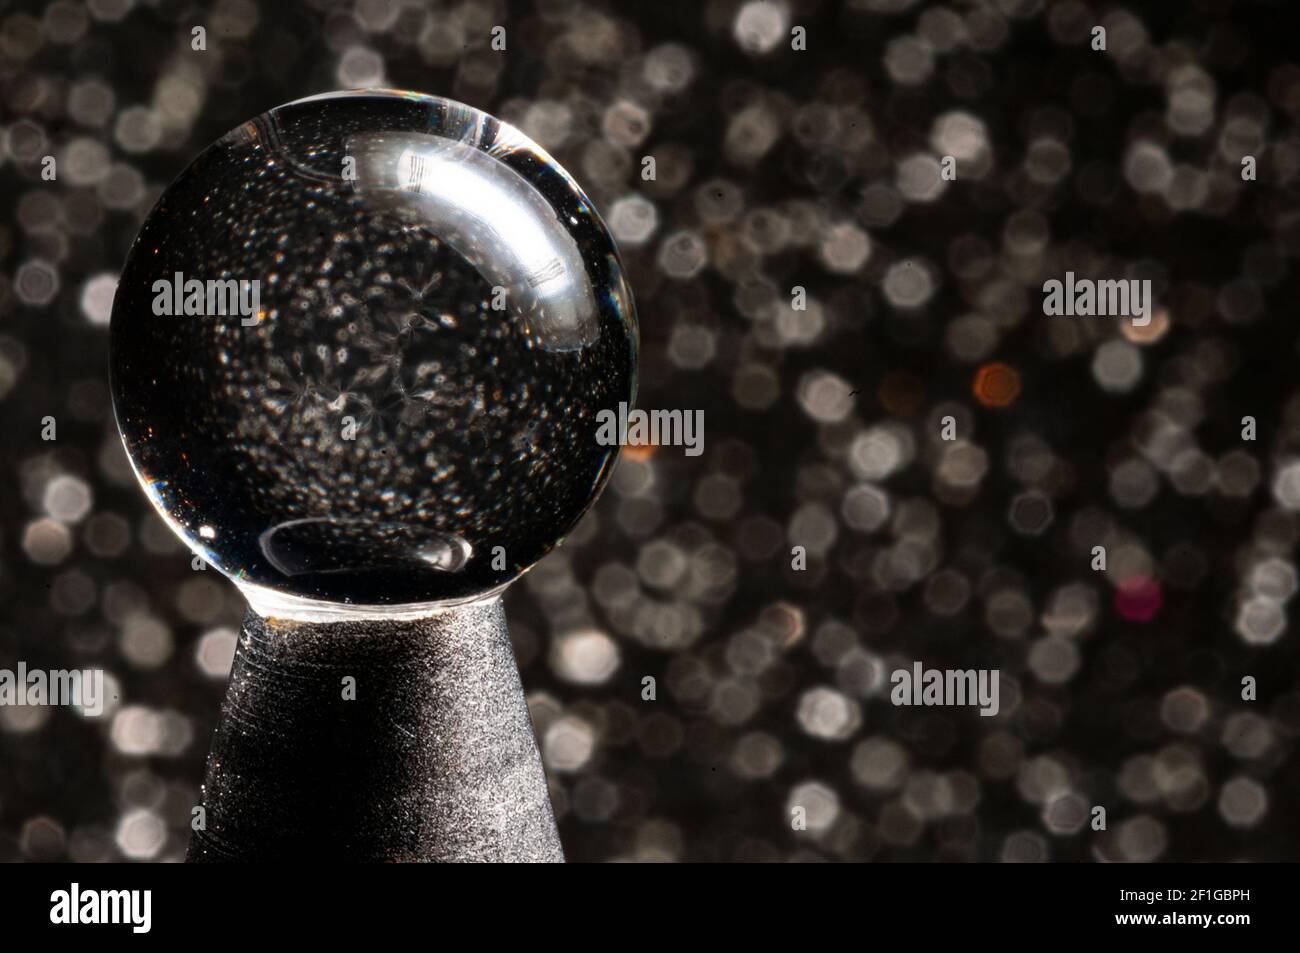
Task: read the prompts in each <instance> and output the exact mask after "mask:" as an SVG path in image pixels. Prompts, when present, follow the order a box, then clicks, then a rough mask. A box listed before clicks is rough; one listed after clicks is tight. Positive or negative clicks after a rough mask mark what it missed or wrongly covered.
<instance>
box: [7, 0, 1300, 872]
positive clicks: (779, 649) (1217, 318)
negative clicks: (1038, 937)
mask: <svg viewBox="0 0 1300 953" xmlns="http://www.w3.org/2000/svg"><path fill="white" fill-rule="evenodd" d="M1149 8H1150V9H1149ZM1284 9H1285V5H1283V4H1240V3H1236V4H1234V3H1227V2H1188V3H1179V4H1130V5H1127V6H1125V5H1115V4H1098V5H1090V4H1083V3H1077V2H1057V3H1046V2H1038V3H1035V2H1024V3H1019V2H1012V0H1007V2H997V3H982V4H971V3H957V2H954V3H950V4H928V3H921V2H917V3H909V2H906V0H854V2H845V3H827V2H823V3H818V2H789V3H773V4H758V5H753V4H749V5H746V4H741V3H737V2H734V0H726V2H718V0H714V2H705V3H694V2H690V3H673V2H656V3H646V4H642V3H636V4H633V3H570V2H540V3H536V4H525V3H519V4H516V3H510V4H504V3H497V4H491V3H473V2H471V3H452V4H441V3H439V4H428V3H406V4H403V3H397V2H383V0H361V2H357V3H324V2H320V3H264V4H253V3H251V2H248V0H223V2H217V3H212V4H206V3H173V2H161V3H148V2H140V0H137V2H135V3H130V2H128V0H89V2H87V3H81V2H78V0H56V2H54V3H48V4H41V3H31V4H29V3H20V4H14V3H4V4H0V185H2V187H0V207H2V208H3V215H2V216H0V427H2V428H3V432H2V433H0V481H2V484H0V485H2V487H3V488H2V489H0V527H2V528H0V668H13V667H15V666H16V664H17V662H18V660H20V659H21V660H24V661H25V662H26V663H27V664H28V665H29V666H30V667H42V668H66V667H70V666H77V667H91V666H94V667H103V668H104V669H106V670H107V672H108V673H109V674H110V676H111V683H112V684H113V685H114V686H115V690H116V695H117V697H116V699H115V700H114V701H113V704H112V706H111V710H110V711H109V712H108V713H107V715H106V716H105V717H104V718H103V719H100V720H96V721H90V720H87V719H83V718H81V717H79V716H78V715H77V714H75V713H73V712H71V711H68V710H63V709H59V710H53V711H51V710H48V709H40V710H37V709H15V708H0V859H5V860H66V859H72V860H102V859H120V858H123V857H127V858H135V859H142V860H174V859H178V858H179V857H181V856H182V854H183V851H184V845H185V842H186V838H187V834H188V820H189V811H190V807H191V805H192V804H193V803H195V799H196V796H197V787H198V784H199V781H200V778H201V773H202V764H203V758H204V755H205V753H206V750H207V743H208V739H209V738H210V735H211V731H212V729H213V726H214V724H215V718H216V714H217V709H218V705H219V701H220V698H221V694H222V691H223V680H224V671H225V664H226V662H227V661H228V658H229V653H230V651H231V650H232V648H233V641H232V640H233V630H234V629H235V628H236V627H237V625H238V621H239V617H240V614H241V611H242V600H241V599H240V597H239V596H238V594H237V592H236V591H235V589H234V587H233V586H232V585H231V584H229V583H228V582H227V581H225V580H223V579H221V578H220V577H218V576H216V574H215V573H212V572H207V573H200V572H196V571H194V570H192V569H191V567H190V560H189V555H188V553H187V552H184V551H183V550H182V548H181V547H180V545H179V544H178V543H176V541H175V540H173V539H172V538H171V536H170V534H169V533H168V531H167V530H166V528H165V527H163V525H162V524H161V522H160V521H159V520H158V519H157V518H156V517H155V516H154V515H153V514H152V512H151V511H150V510H149V508H148V505H147V502H146V500H145V498H144V496H143V494H142V493H141V492H140V490H139V489H138V487H137V486H136V485H135V483H134V480H133V478H132V477H131V475H130V472H129V470H128V469H127V466H126V463H125V458H124V456H123V454H122V452H121V449H120V446H119V444H118V440H117V437H116V434H115V431H114V427H113V421H112V414H111V409H110V403H109V397H108V391H107V380H106V366H105V365H106V360H105V353H106V345H107V335H108V328H107V323H106V322H107V317H108V313H109V309H110V307H111V302H112V287H113V285H112V282H113V280H114V278H115V276H116V273H117V272H118V270H119V269H120V268H121V265H122V262H123V259H124V256H125V254H126V251H127V249H128V247H129V245H130V242H131V240H132V238H133V237H134V235H135V232H136V230H137V229H138V227H139V225H140V222H141V221H142V219H143V216H144V215H145V214H146V213H147V211H148V209H149V208H150V206H151V204H152V202H153V200H154V199H155V198H156V197H157V195H158V194H159V192H160V190H161V189H162V187H163V186H164V185H165V184H166V183H167V182H168V181H170V179H171V178H172V177H174V176H175V175H177V174H178V173H179V172H180V170H181V169H182V168H183V167H184V166H185V164H186V163H187V162H188V161H189V160H190V158H192V157H193V156H194V155H195V154H196V153H197V152H198V151H199V150H200V149H201V148H202V147H203V146H205V145H206V144H207V143H209V142H210V141H212V140H213V139H215V138H216V137H218V136H219V135H221V134H223V133H224V132H226V131H227V130H228V129H230V128H232V127H233V126H235V125H237V124H239V123H240V122H243V121H244V120H246V119H248V118H251V117H252V116H255V115H257V114H258V113H260V112H262V111H263V110H265V109H268V108H270V107H272V106H275V105H278V104H280V103H283V102H287V101H290V100H293V99H296V98H300V97H302V96H307V95H311V94H313V93H317V92H322V91H326V90H330V89H335V88H344V87H351V86H360V85H378V84H382V85H387V86H393V87H404V88H410V89H415V90H419V91H421V92H426V93H431V94H435V95H440V96H447V97H451V98H455V99H459V100H462V101H464V102H467V103H469V104H472V105H474V106H477V107H480V108H483V109H485V110H487V111H489V112H492V113H494V114H495V115H497V116H499V117H500V118H502V119H505V120H508V121H511V122H514V123H516V124H518V125H520V126H521V127H522V128H523V129H524V130H525V131H526V132H528V133H529V134H530V135H532V136H533V137H534V138H535V139H537V140H538V141H539V142H540V143H541V144H542V145H543V146H544V147H546V148H547V149H548V150H550V151H551V152H552V154H553V155H554V156H555V157H556V158H557V159H558V160H559V161H560V162H561V163H562V164H563V165H564V166H565V167H566V168H567V169H568V170H569V171H570V172H571V173H572V174H573V175H574V176H575V178H577V180H578V181H579V182H580V183H581V184H582V186H583V187H584V188H585V189H586V190H587V191H588V193H589V194H590V196H591V197H592V199H593V200H594V201H595V203H596V205H597V207H598V208H599V209H600V210H601V212H602V214H603V215H604V216H605V217H606V220H607V221H608V222H609V223H610V224H611V226H612V227H613V229H614V231H615V233H616V235H617V236H618V238H619V240H620V246H621V248H622V250H623V254H624V256H625V259H626V264H627V269H628V273H629V276H630V280H631V283H632V287H633V289H634V293H635V296H636V301H637V306H638V310H639V314H640V323H641V340H642V358H641V367H640V370H641V387H640V396H639V404H640V406H642V407H646V408H684V409H694V408H702V409H703V410H704V412H705V422H706V444H705V448H706V449H705V453H704V455H703V456H701V457H698V458H689V457H686V456H684V455H683V454H682V453H681V451H680V449H679V448H661V449H659V450H657V451H656V452H654V453H653V454H649V455H647V454H644V453H636V454H625V459H624V460H623V461H622V463H621V464H620V469H619V471H618V473H617V474H616V475H615V478H614V480H613V482H612V483H611V486H610V488H609V489H608V490H607V492H606V493H605V495H604V497H603V498H602V500H601V501H600V503H599V504H598V505H597V507H596V508H595V510H594V511H593V513H592V514H591V515H590V516H589V517H588V520H587V522H586V523H585V524H584V525H583V526H582V527H581V528H580V530H579V531H578V532H577V533H576V534H575V535H574V536H573V537H572V538H571V539H570V540H569V541H567V542H566V544H565V546H564V547H563V549H562V550H560V551H559V552H557V553H555V554H554V555H552V556H551V557H549V558H548V559H547V560H546V561H545V562H544V563H543V564H542V565H540V566H539V567H538V568H537V569H536V570H535V571H534V572H533V573H531V574H530V575H529V576H528V577H526V578H525V580H524V581H522V582H521V583H519V584H518V585H516V586H515V587H514V588H513V589H512V590H510V592H509V593H508V594H507V596H506V605H507V612H508V615H509V617H510V619H511V625H512V634H513V637H514V639H515V642H516V653H517V656H518V660H519V663H520V666H521V671H522V676H523V680H524V684H525V687H526V689H527V690H528V692H529V694H530V700H531V703H532V707H533V716H534V720H535V723H536V725H537V728H538V733H539V736H540V739H541V742H542V747H543V753H544V758H545V760H546V763H547V768H548V771H549V772H550V777H551V781H552V790H553V800H554V802H555V806H556V809H557V814H558V815H559V822H560V831H561V836H562V839H563V841H564V844H565V848H566V851H567V852H568V855H569V857H570V859H573V860H606V859H615V858H617V859H633V860H725V861H734V860H781V859H815V858H823V859H845V860H868V859H870V860H927V861H928V860H1038V861H1079V860H1092V859H1098V860H1102V859H1105V860H1235V859H1254V860H1294V859H1296V856H1297V854H1298V853H1300V847H1298V841H1297V837H1298V832H1297V821H1296V817H1295V815H1294V813H1293V811H1292V809H1291V805H1292V802H1293V801H1294V798H1295V796H1296V793H1297V787H1298V786H1300V768H1298V767H1297V763H1296V759H1295V756H1294V752H1295V744H1296V734H1297V731H1298V730H1300V691H1297V684H1296V661H1297V654H1296V646H1295V633H1294V632H1293V631H1292V629H1291V626H1290V624H1289V615H1288V613H1289V611H1290V602H1289V601H1288V600H1289V599H1290V592H1289V590H1290V589H1291V588H1292V586H1293V583H1294V575H1295V565H1294V559H1295V543H1296V539H1297V533H1298V530H1300V525H1298V524H1297V517H1296V513H1297V509H1300V491H1298V490H1297V481H1298V480H1300V477H1297V471H1296V470H1295V469H1294V467H1293V466H1292V460H1293V459H1294V457H1295V455H1296V453H1297V444H1298V443H1300V402H1297V393H1296V389H1295V385H1294V381H1295V371H1296V360H1297V350H1296V332H1295V320H1294V302H1295V300H1296V282H1295V275H1294V265H1295V258H1296V256H1297V253H1300V214H1298V211H1297V203H1296V201H1295V198H1296V186H1297V174H1298V172H1300V138H1298V137H1297V134H1296V130H1295V120H1296V116H1297V112H1300V66H1297V64H1296V62H1295V56H1294V50H1293V48H1292V46H1291V44H1290V41H1289V37H1288V34H1287V33H1286V31H1284V30H1283V29H1281V24H1280V19H1281V13H1282V12H1283V11H1284ZM773 11H777V12H776V13H774V12H773ZM200 24H201V25H204V26H205V27H206V29H207V50H206V51H205V52H195V51H193V50H192V49H191V48H190V30H191V28H192V27H194V26H195V25H200ZM738 24H739V27H738ZM1096 24H1104V25H1105V26H1106V27H1107V31H1108V49H1107V51H1105V52H1098V51H1093V50H1092V49H1090V46H1089V31H1090V30H1091V28H1092V27H1093V26H1094V25H1096ZM494 25H503V26H505V27H506V28H507V37H508V46H507V50H506V51H505V52H504V53H501V52H494V51H492V50H490V49H489V47H488V43H489V39H490V35H489V34H490V30H491V28H492V27H493V26H494ZM792 25H800V26H803V27H805V28H806V30H807V47H808V48H807V50H806V51H792V50H791V49H790V48H789V41H788V29H789V27H790V26H792ZM755 31H757V32H755ZM981 130H982V131H981ZM946 153H956V154H957V155H958V158H959V160H960V161H959V163H958V170H959V174H958V180H957V181H956V182H950V183H947V184H946V187H944V188H941V186H942V183H939V182H937V180H935V179H934V174H933V168H934V164H935V162H936V161H937V156H940V155H943V154H946ZM1246 153H1251V154H1254V155H1256V156H1257V158H1258V163H1259V174H1258V180H1257V181H1255V182H1250V183H1245V182H1242V181H1241V178H1240V157H1241V155H1243V154H1246ZM47 154H50V155H54V156H55V157H56V158H57V160H58V169H59V174H58V179H57V180H56V181H54V182H44V181H42V180H41V178H40V175H39V171H40V159H41V157H42V156H44V155H47ZM645 155H653V156H655V158H656V162H657V173H658V174H657V179H656V181H654V182H645V181H643V180H642V179H641V177H640V175H639V172H640V168H641V158H642V157H643V156H645ZM926 155H928V156H929V157H930V158H929V159H928V160H927V159H925V158H921V159H920V160H918V159H917V156H922V157H924V156H926ZM935 190H939V192H940V194H937V195H931V194H930V193H931V192H932V191H935ZM647 203H648V204H647ZM650 208H653V212H654V217H655V221H654V223H653V224H654V227H653V229H650V228H649V224H650V223H649V221H648V219H647V218H646V215H647V214H648V211H647V210H648V209H650ZM867 243H869V245H868V244H867ZM868 247H869V254H867V255H865V256H864V253H865V252H866V250H867V248H868ZM1066 270H1074V271H1076V272H1078V273H1080V274H1081V275H1083V274H1089V275H1093V276H1095V277H1114V278H1118V277H1125V276H1128V277H1147V278H1151V279H1152V280H1153V283H1154V286H1155V289H1156V294H1157V300H1158V303H1159V305H1160V306H1161V308H1162V313H1161V314H1158V315H1157V320H1156V322H1155V324H1154V333H1153V334H1152V335H1151V336H1150V337H1146V338H1143V337H1140V336H1134V334H1133V332H1132V331H1130V332H1128V335H1127V336H1126V333H1125V330H1124V328H1123V327H1122V325H1121V322H1119V321H1118V320H1115V319H1111V318H1095V319H1074V318H1046V317H1044V316H1043V314H1042V311H1041V301H1042V293H1041V290H1040V289H1041V286H1042V282H1043V281H1044V280H1046V279H1047V278H1050V277H1060V276H1061V275H1063V273H1064V272H1065V271H1066ZM918 276H919V277H918ZM794 285H802V286H803V287H805V288H806V289H807V293H808V295H809V298H810V305H809V310H808V311H807V312H793V311H791V309H790V306H789V304H790V289H791V287H792V286H794ZM921 299H923V300H921ZM1130 338H1131V339H1130ZM992 362H1002V363H1004V364H1006V365H1007V366H1009V367H1011V368H1013V369H1014V370H1015V372H1016V374H1017V375H1018V379H1019V383H1020V391H1019V394H1018V396H1017V397H1016V399H1015V400H1014V401H1012V402H1011V403H1010V405H1009V406H1007V407H1004V408H994V407H986V406H982V404H981V401H980V400H979V399H978V394H976V393H975V390H976V388H975V383H976V380H977V374H978V372H979V369H980V368H981V367H982V366H984V365H987V364H990V363H992ZM854 391H856V393H853V392H854ZM945 414H952V415H953V416H954V417H955V418H956V419H957V421H958V424H959V432H960V435H961V439H962V443H961V445H960V447H959V448H958V449H956V450H954V448H952V447H951V446H947V447H945V445H943V444H941V443H940V442H939V441H938V439H937V435H938V421H939V418H941V417H942V416H944V415H945ZM1247 414H1249V415H1252V416H1254V417H1255V418H1256V419H1257V421H1258V427H1259V436H1258V439H1257V440H1256V441H1255V442H1243V441H1242V440H1241V434H1240V430H1241V424H1240V420H1241V417H1242V416H1243V415H1247ZM46 415H51V416H54V417H55V418H56V419H57V426H58V439H57V441H54V442H45V441H42V439H41V426H42V425H41V421H42V418H43V417H45V416H46ZM981 454H982V456H981ZM981 461H982V462H981ZM981 471H983V472H982V475H981ZM886 504H887V506H888V512H885V511H883V510H882V509H881V507H882V506H884V505H886ZM1099 543H1100V544H1104V545H1106V546H1107V547H1108V554H1109V556H1110V563H1109V570H1108V572H1107V573H1105V574H1101V573H1094V572H1092V571H1091V570H1090V568H1089V561H1090V551H1091V548H1092V546H1094V545H1097V544H1099ZM794 545H804V546H806V547H807V548H808V550H809V554H810V555H809V560H808V568H807V570H806V571H802V572H799V571H794V570H792V569H791V559H790V549H791V547H792V546H794ZM1156 593H1158V594H1159V607H1158V609H1156V610H1155V611H1154V614H1153V615H1151V616H1150V618H1147V619H1145V620H1142V619H1139V618H1137V616H1140V615H1142V614H1143V612H1142V609H1143V606H1145V607H1146V608H1148V609H1150V608H1151V607H1152V606H1154V605H1155V603H1154V602H1153V596H1154V594H1156ZM913 660H921V661H923V662H924V663H925V664H926V665H928V666H934V667H958V666H960V667H990V668H991V667H997V668H1000V669H1001V671H1002V674H1003V679H1004V681H1003V692H1002V713H1001V714H1000V715H999V716H998V717H996V718H980V717H978V716H977V715H976V714H975V712H974V711H973V710H969V709H907V708H895V707H893V706H891V705H890V703H889V700H888V696H887V688H888V684H887V677H888V672H889V671H890V670H892V669H893V668H895V667H899V666H910V664H911V662H912V661H913ZM647 675H651V676H654V677H655V678H656V679H657V680H658V697H657V700H655V701H653V702H647V701H643V700H642V699H641V684H642V679H643V678H644V677H645V676H647ZM1245 675H1252V676H1254V677H1255V678H1256V679H1258V699H1257V700H1256V701H1253V702H1247V701H1243V700H1242V699H1241V697H1240V682H1241V678H1242V677H1243V676H1245ZM1093 805H1104V806H1105V807H1106V808H1107V811H1108V829H1107V830H1106V831H1104V832H1094V831H1092V830H1090V829H1089V828H1088V827H1087V826H1086V825H1083V826H1082V829H1080V825H1081V824H1082V823H1083V821H1084V820H1085V818H1086V812H1087V810H1088V809H1089V808H1090V807H1091V806H1093ZM796 806H799V807H803V808H805V810H806V811H807V813H808V817H809V821H810V829H809V830H808V831H805V832H797V831H793V830H792V829H791V823H790V818H791V808H792V807H796Z"/></svg>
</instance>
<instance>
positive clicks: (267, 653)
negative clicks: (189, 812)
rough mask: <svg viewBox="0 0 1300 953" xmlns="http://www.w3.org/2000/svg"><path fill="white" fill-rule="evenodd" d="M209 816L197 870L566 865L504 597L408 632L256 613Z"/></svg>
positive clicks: (212, 769) (194, 844)
mask: <svg viewBox="0 0 1300 953" xmlns="http://www.w3.org/2000/svg"><path fill="white" fill-rule="evenodd" d="M349 679H354V680H355V683H352V682H349V681H348V680H349ZM351 685H354V687H355V690H354V691H349V686H351ZM352 696H355V697H354V699H353V700H349V698H351V697H352ZM203 807H204V810H205V813H206V817H205V818H204V821H205V823H206V827H205V829H204V830H200V831H196V832H195V834H194V836H193V838H192V840H191V841H190V848H189V854H188V858H187V859H188V860H190V861H221V860H245V861H247V860H293V861H301V860H304V859H312V858H320V859H326V858H328V859H331V860H372V861H382V860H395V861H405V860H412V861H414V860H451V861H562V860H563V859H564V854H563V852H562V850H561V847H560V841H559V836H558V834H557V832H556V829H555V819H554V816H553V815H552V812H551V802H550V798H549V795H548V793H547V787H546V776H545V773H544V772H543V770H542V765H541V759H540V758H539V756H538V752H537V744H536V742H535V740H534V737H533V728H532V722H531V721H530V719H529V716H528V709H527V706H526V704H525V701H524V695H523V689H522V687H521V686H520V683H519V673H518V670H517V668H516V666H515V660H514V655H513V654H512V652H511V648H510V639H509V635H508V634H507V632H506V622H505V614H504V612H503V611H502V607H501V601H500V600H499V599H494V600H492V601H490V602H485V603H476V604H474V605H469V606H464V607H461V608H457V609H453V610H449V611H448V612H446V613H444V614H440V615H438V616H434V617H432V618H428V619H420V620H416V621H396V622H390V621H384V622H373V621H366V622H337V623H321V624H317V623H304V622H293V621H289V620H282V619H276V620H268V619H263V618H262V617H260V616H258V615H256V614H255V613H253V612H251V611H250V612H249V613H248V615H247V616H246V617H245V619H244V627H243V632H242V634H241V637H240V640H239V648H238V650H237V652H236V654H235V662H234V668H233V670H232V671H231V674H230V685H229V687H228V689H227V691H226V699H225V702H224V703H223V705H222V712H221V722H220V724H219V725H218V727H217V732H216V737H215V739H214V741H213V745H212V752H211V754H210V755H209V756H208V767H207V777H206V779H205V782H204V785H203Z"/></svg>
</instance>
